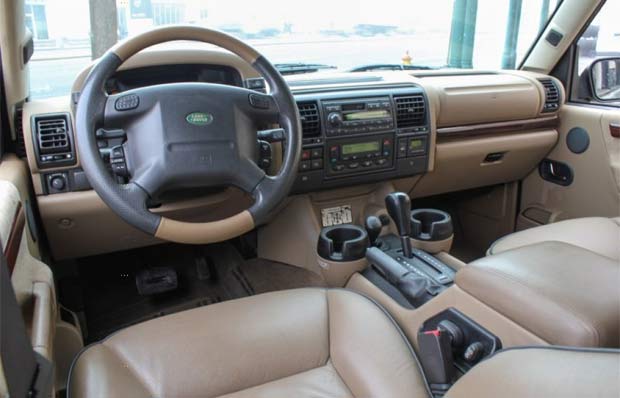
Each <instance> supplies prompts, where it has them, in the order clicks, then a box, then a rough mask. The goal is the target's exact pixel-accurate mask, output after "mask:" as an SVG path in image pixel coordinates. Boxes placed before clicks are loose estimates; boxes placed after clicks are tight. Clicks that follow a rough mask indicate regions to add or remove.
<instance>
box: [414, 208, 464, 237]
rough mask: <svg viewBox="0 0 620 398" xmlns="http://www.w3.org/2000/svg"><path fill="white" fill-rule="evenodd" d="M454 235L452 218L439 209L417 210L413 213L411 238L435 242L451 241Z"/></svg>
mask: <svg viewBox="0 0 620 398" xmlns="http://www.w3.org/2000/svg"><path fill="white" fill-rule="evenodd" d="M453 234H454V230H453V227H452V218H451V217H450V214H448V213H446V212H445V211H441V210H437V209H416V210H413V211H412V212H411V237H412V238H413V239H417V240H423V241H429V242H435V241H440V240H445V239H449V238H450V237H452V235H453Z"/></svg>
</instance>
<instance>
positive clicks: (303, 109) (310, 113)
mask: <svg viewBox="0 0 620 398" xmlns="http://www.w3.org/2000/svg"><path fill="white" fill-rule="evenodd" d="M297 107H298V108H299V115H300V116H301V130H302V132H303V138H309V137H317V136H319V135H321V120H320V117H319V107H318V105H317V104H316V102H299V103H297Z"/></svg>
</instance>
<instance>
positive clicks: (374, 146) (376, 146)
mask: <svg viewBox="0 0 620 398" xmlns="http://www.w3.org/2000/svg"><path fill="white" fill-rule="evenodd" d="M380 150H381V143H380V142H379V141H370V142H357V143H355V144H345V145H343V146H342V154H343V155H355V154H358V153H364V152H378V151H380Z"/></svg>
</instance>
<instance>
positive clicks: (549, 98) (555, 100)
mask: <svg viewBox="0 0 620 398" xmlns="http://www.w3.org/2000/svg"><path fill="white" fill-rule="evenodd" d="M538 81H539V82H540V83H541V84H542V85H543V87H544V88H545V105H544V107H543V112H555V111H557V110H558V109H559V108H560V90H559V89H558V87H557V86H556V85H555V83H554V82H553V80H551V79H538Z"/></svg>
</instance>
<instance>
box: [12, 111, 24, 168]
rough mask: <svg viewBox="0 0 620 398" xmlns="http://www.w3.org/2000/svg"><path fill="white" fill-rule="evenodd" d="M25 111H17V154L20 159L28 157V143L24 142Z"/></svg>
mask: <svg viewBox="0 0 620 398" xmlns="http://www.w3.org/2000/svg"><path fill="white" fill-rule="evenodd" d="M23 117H24V109H23V108H22V107H19V108H16V109H15V138H16V141H15V153H16V154H17V156H18V157H20V158H25V157H26V143H25V141H24V126H23Z"/></svg>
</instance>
